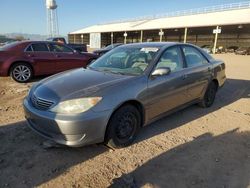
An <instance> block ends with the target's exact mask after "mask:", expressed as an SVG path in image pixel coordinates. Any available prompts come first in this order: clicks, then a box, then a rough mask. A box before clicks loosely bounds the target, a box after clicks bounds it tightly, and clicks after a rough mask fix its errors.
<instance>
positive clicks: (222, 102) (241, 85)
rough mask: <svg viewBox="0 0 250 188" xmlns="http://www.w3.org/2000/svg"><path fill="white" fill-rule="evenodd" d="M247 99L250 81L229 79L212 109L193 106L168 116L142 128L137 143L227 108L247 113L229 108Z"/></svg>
mask: <svg viewBox="0 0 250 188" xmlns="http://www.w3.org/2000/svg"><path fill="white" fill-rule="evenodd" d="M246 98H250V81H249V80H236V79H227V81H226V83H225V85H224V86H223V87H222V88H221V89H219V91H218V93H217V95H216V99H215V102H214V104H213V106H211V107H210V108H201V107H199V106H198V105H192V106H190V107H187V108H185V109H183V110H180V111H178V112H175V113H173V114H171V115H168V116H166V117H164V118H162V119H160V120H158V121H155V122H154V123H151V124H150V125H148V126H145V127H143V128H142V131H141V132H140V134H139V136H138V139H137V140H136V141H135V143H138V142H141V141H143V140H146V139H148V138H151V137H153V136H155V135H158V134H161V133H163V132H166V131H169V130H171V129H174V128H177V127H180V126H182V125H184V124H186V123H188V122H192V121H193V120H195V119H198V118H200V117H203V116H206V115H207V114H210V113H213V112H215V111H217V110H219V109H221V108H225V109H226V110H229V111H233V112H235V113H246V112H241V111H239V110H238V109H233V108H231V107H228V106H229V105H230V104H232V103H234V102H236V101H238V100H240V99H246ZM246 115H247V116H250V113H246Z"/></svg>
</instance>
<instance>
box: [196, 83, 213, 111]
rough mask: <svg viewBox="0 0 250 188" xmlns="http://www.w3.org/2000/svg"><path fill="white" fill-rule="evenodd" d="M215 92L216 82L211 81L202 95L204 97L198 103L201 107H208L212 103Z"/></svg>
mask: <svg viewBox="0 0 250 188" xmlns="http://www.w3.org/2000/svg"><path fill="white" fill-rule="evenodd" d="M216 92H217V84H216V83H215V82H211V83H210V84H209V85H208V88H207V91H206V93H205V95H204V98H203V99H202V101H201V102H200V103H199V105H200V106H201V107H203V108H209V107H211V106H212V105H213V103H214V99H215V96H216Z"/></svg>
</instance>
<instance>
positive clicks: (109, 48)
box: [93, 43, 123, 56]
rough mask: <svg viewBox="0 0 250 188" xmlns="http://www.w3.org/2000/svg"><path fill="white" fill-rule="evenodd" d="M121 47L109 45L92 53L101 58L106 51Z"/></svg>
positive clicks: (118, 44) (119, 44)
mask: <svg viewBox="0 0 250 188" xmlns="http://www.w3.org/2000/svg"><path fill="white" fill-rule="evenodd" d="M121 45H123V44H122V43H115V44H110V45H108V46H106V47H105V48H101V49H99V50H95V51H93V53H94V54H96V55H98V56H102V55H103V54H105V53H107V52H108V51H110V50H112V49H114V48H116V47H118V46H121Z"/></svg>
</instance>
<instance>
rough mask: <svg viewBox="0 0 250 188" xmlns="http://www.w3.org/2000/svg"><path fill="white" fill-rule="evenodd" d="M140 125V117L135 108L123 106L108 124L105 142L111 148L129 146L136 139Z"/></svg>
mask: <svg viewBox="0 0 250 188" xmlns="http://www.w3.org/2000/svg"><path fill="white" fill-rule="evenodd" d="M140 125H141V115H140V112H139V111H138V110H137V108H136V107H134V106H132V105H125V106H122V107H121V108H119V109H118V110H117V111H116V112H115V113H114V114H113V115H112V117H111V119H110V122H109V124H108V129H107V133H106V138H105V142H106V144H107V145H108V146H109V147H111V148H122V147H126V146H128V145H130V144H131V143H132V142H133V141H134V140H135V138H136V136H137V134H138V132H139V129H140Z"/></svg>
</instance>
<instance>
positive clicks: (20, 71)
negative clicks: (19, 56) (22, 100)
mask: <svg viewBox="0 0 250 188" xmlns="http://www.w3.org/2000/svg"><path fill="white" fill-rule="evenodd" d="M30 76H31V71H30V69H29V67H27V66H25V65H19V66H17V67H15V68H14V70H13V77H14V78H15V79H16V80H18V81H22V82H24V81H27V80H28V79H29V78H30Z"/></svg>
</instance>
